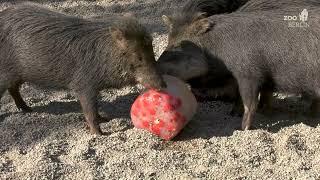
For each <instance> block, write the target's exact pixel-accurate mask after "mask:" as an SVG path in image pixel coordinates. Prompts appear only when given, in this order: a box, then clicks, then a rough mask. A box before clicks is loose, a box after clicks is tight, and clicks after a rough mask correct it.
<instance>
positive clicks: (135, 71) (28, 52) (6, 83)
mask: <svg viewBox="0 0 320 180" xmlns="http://www.w3.org/2000/svg"><path fill="white" fill-rule="evenodd" d="M24 82H29V83H31V84H35V85H38V86H40V87H45V88H57V89H61V88H63V89H70V90H73V91H74V92H75V93H76V95H77V97H78V98H79V99H80V103H81V105H82V108H83V110H84V114H85V117H86V119H87V122H88V125H89V127H90V130H91V132H92V133H97V134H101V131H100V128H99V126H98V125H97V118H98V117H99V116H98V114H97V107H96V97H97V95H98V92H99V91H100V90H102V89H106V88H119V87H123V86H127V85H134V84H136V83H137V82H139V83H142V84H144V85H148V86H149V87H153V88H161V87H163V86H164V82H163V79H162V77H161V76H160V74H159V73H158V72H157V70H156V67H155V58H154V53H153V49H152V40H151V36H150V35H149V34H148V33H147V31H146V29H145V28H144V27H143V26H142V25H141V24H140V23H139V22H138V21H137V20H136V19H135V18H131V17H118V18H114V19H111V18H108V19H107V20H94V19H90V20H89V19H83V18H80V17H75V16H70V15H66V14H63V13H59V12H55V11H52V10H49V9H47V8H44V7H41V6H39V5H36V4H30V3H26V4H25V3H22V4H20V5H16V6H13V7H9V8H8V9H6V10H4V11H2V12H0V98H1V96H2V95H3V93H4V92H5V91H6V90H7V89H9V92H10V94H11V96H12V97H13V98H14V100H15V102H16V105H17V107H18V108H20V109H22V110H28V111H29V107H27V105H26V103H25V102H24V101H23V100H22V98H21V95H20V93H19V86H20V85H21V84H22V83H24Z"/></svg>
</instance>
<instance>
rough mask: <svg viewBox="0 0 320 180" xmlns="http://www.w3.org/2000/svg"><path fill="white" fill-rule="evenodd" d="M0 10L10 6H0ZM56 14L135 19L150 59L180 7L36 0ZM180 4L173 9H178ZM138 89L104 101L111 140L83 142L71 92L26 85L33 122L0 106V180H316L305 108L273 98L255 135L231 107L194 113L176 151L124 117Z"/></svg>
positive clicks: (315, 150) (6, 102)
mask: <svg viewBox="0 0 320 180" xmlns="http://www.w3.org/2000/svg"><path fill="white" fill-rule="evenodd" d="M0 2H1V3H0V8H1V9H3V8H4V7H7V6H9V5H10V4H12V2H16V1H9V0H1V1H0ZM35 2H41V3H43V4H45V5H46V6H49V7H51V8H53V9H58V10H61V11H64V12H67V13H71V14H75V15H79V16H86V17H96V16H108V15H113V14H121V13H123V12H133V13H135V14H136V15H137V16H138V17H139V18H141V19H142V21H143V22H144V23H146V24H148V27H149V29H150V31H151V32H152V34H153V36H154V37H155V38H154V40H155V42H154V44H155V51H156V54H157V56H158V55H159V54H160V53H161V51H162V50H163V49H164V47H165V45H166V38H167V37H166V32H165V27H164V25H163V23H162V22H161V15H162V14H163V13H169V12H170V8H168V7H170V6H176V5H181V1H178V0H177V2H174V1H171V0H170V1H169V0H165V1H161V0H148V1H143V0H118V1H116V0H96V1H95V0H87V1H72V0H67V1H62V0H50V1H47V0H43V1H40V0H39V1H35ZM179 2H180V3H179ZM138 92H139V91H138V88H137V87H127V88H123V89H120V90H106V91H103V92H101V98H100V101H99V104H100V107H101V108H100V111H101V113H102V114H104V115H106V114H108V115H109V116H110V117H111V118H112V120H110V121H109V122H106V123H103V124H102V125H101V126H102V129H103V131H104V132H106V133H107V134H108V135H106V136H94V135H90V134H89V133H88V132H87V131H86V130H85V129H84V116H83V114H82V113H81V109H80V105H79V103H78V101H77V100H76V99H75V98H74V96H73V95H72V94H71V93H70V92H63V91H46V90H41V89H36V88H34V87H32V86H29V85H27V84H26V85H24V86H23V89H22V94H23V96H24V98H25V100H26V101H27V103H28V104H29V105H30V106H32V108H33V109H34V112H33V113H26V114H24V113H22V112H19V111H18V110H17V108H16V107H15V105H14V103H13V101H12V99H11V97H9V96H8V94H5V96H4V97H3V98H2V99H1V110H0V179H320V126H319V122H320V121H319V120H316V119H310V118H308V117H307V116H305V115H304V113H305V112H306V111H307V110H308V105H309V104H310V102H307V101H305V100H301V99H299V98H298V97H286V98H284V97H282V96H277V98H276V100H275V103H274V104H275V105H274V106H275V109H276V110H275V113H274V114H273V115H272V116H266V115H262V114H257V116H256V118H255V119H256V120H255V122H254V126H255V127H256V128H255V129H256V130H251V131H246V132H243V131H237V130H235V129H236V128H237V127H239V124H240V122H241V119H240V118H238V117H231V116H229V115H228V113H229V111H230V109H231V105H230V104H224V103H221V102H206V103H200V104H199V111H198V113H197V114H196V115H195V117H194V119H193V120H192V121H191V122H190V123H189V124H188V125H187V127H186V128H185V129H184V130H183V131H182V133H181V134H180V135H179V136H178V137H176V138H175V139H174V141H170V142H165V141H162V140H160V139H159V138H157V137H155V136H153V135H151V134H149V133H147V132H145V131H142V130H138V129H135V128H133V126H132V124H131V122H130V117H129V109H130V105H131V103H132V102H133V101H134V99H135V98H136V97H137V95H138Z"/></svg>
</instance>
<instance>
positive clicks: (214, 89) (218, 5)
mask: <svg viewBox="0 0 320 180" xmlns="http://www.w3.org/2000/svg"><path fill="white" fill-rule="evenodd" d="M296 6H299V7H301V10H302V9H303V8H307V7H310V6H318V7H320V1H317V0H250V1H248V0H195V1H193V0H191V1H188V2H187V3H186V4H185V6H183V7H182V8H181V9H180V10H177V12H176V13H174V15H173V16H172V17H168V16H164V17H163V18H164V21H165V23H166V24H167V25H168V27H169V43H168V47H167V50H166V51H165V52H164V53H163V54H162V55H161V56H160V58H159V60H158V66H161V67H160V69H161V70H162V71H163V72H164V73H166V74H171V75H175V76H178V77H180V78H182V79H184V80H186V81H187V82H188V83H189V84H190V85H191V87H192V89H193V91H194V93H195V95H196V97H197V99H198V100H200V101H202V100H208V99H211V100H222V101H228V102H229V101H233V102H235V103H236V104H242V103H241V102H237V101H238V100H241V98H239V97H240V94H239V91H238V88H237V87H238V85H237V84H236V80H235V79H234V77H232V76H230V77H229V78H228V79H223V80H222V79H220V78H219V75H217V73H222V75H223V74H224V73H225V72H223V71H225V70H224V69H223V67H221V66H220V65H219V64H212V63H210V64H209V68H208V71H207V69H201V68H198V67H197V64H202V61H199V59H202V58H203V57H204V56H203V55H199V53H198V51H197V50H194V49H192V48H186V47H179V49H177V48H176V49H175V48H174V47H172V46H171V44H172V42H175V39H174V38H173V37H174V36H175V34H177V33H179V32H178V31H179V30H180V26H183V25H184V24H185V23H186V22H188V21H189V20H190V19H191V18H192V17H193V16H195V15H196V14H202V15H201V16H202V17H209V16H211V15H215V14H221V13H231V12H233V11H237V12H259V11H273V10H281V9H283V10H284V12H285V11H286V9H290V8H291V7H296ZM284 15H286V14H284ZM170 21H175V22H176V23H175V24H174V25H172V24H170ZM168 22H169V23H168ZM171 25H172V26H171ZM200 54H201V53H200ZM206 58H207V57H205V58H204V59H206ZM174 61H179V62H175V64H176V65H175V66H172V63H173V62H174ZM159 64H160V65H159ZM188 64H190V66H188ZM186 66H188V67H192V68H190V69H188V68H182V67H186ZM272 93H273V92H272V91H270V92H269V91H262V92H260V104H259V107H260V108H262V109H264V110H267V111H270V109H271V102H272V99H273V98H272V97H273V95H272ZM313 104H318V103H317V102H313ZM314 109H317V108H314ZM242 112H243V109H242V106H240V107H237V106H234V108H233V110H232V112H231V113H232V114H242ZM313 114H314V113H313Z"/></svg>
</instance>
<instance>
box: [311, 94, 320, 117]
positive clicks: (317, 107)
mask: <svg viewBox="0 0 320 180" xmlns="http://www.w3.org/2000/svg"><path fill="white" fill-rule="evenodd" d="M319 113H320V98H315V99H313V100H312V104H311V107H310V115H311V116H312V117H319Z"/></svg>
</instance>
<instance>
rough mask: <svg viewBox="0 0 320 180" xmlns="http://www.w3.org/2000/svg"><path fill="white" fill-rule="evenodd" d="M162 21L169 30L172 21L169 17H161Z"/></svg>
mask: <svg viewBox="0 0 320 180" xmlns="http://www.w3.org/2000/svg"><path fill="white" fill-rule="evenodd" d="M162 20H163V22H164V24H165V25H166V26H167V27H168V28H169V29H171V27H172V19H171V17H169V16H167V15H162Z"/></svg>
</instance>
